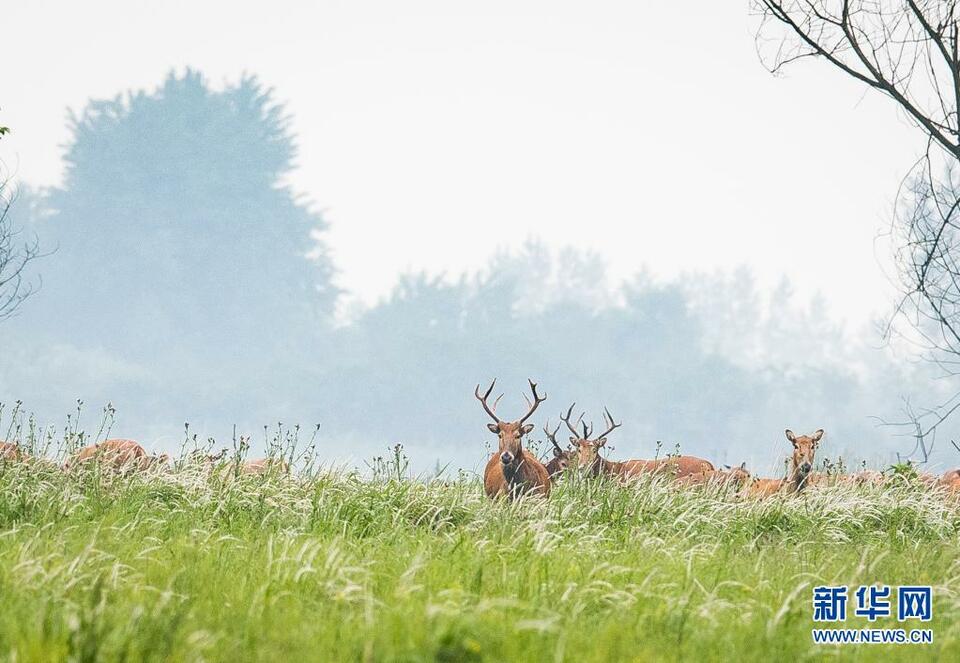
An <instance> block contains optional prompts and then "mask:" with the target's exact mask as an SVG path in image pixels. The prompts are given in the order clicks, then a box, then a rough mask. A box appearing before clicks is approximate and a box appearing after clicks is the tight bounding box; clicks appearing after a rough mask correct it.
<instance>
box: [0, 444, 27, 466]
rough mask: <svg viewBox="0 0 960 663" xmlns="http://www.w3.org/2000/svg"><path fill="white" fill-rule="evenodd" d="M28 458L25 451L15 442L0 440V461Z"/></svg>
mask: <svg viewBox="0 0 960 663" xmlns="http://www.w3.org/2000/svg"><path fill="white" fill-rule="evenodd" d="M26 458H28V456H27V454H26V452H24V450H23V449H21V448H20V445H19V444H17V443H16V442H3V441H2V440H0V461H4V460H13V461H19V460H25V459H26Z"/></svg>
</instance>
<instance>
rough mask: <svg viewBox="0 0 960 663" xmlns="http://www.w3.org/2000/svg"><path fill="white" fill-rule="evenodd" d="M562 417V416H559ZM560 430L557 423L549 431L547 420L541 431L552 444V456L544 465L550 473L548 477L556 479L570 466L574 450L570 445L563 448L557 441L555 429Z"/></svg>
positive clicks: (574, 453)
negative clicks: (551, 430)
mask: <svg viewBox="0 0 960 663" xmlns="http://www.w3.org/2000/svg"><path fill="white" fill-rule="evenodd" d="M561 419H562V417H561ZM559 430H560V424H557V427H556V428H554V429H553V432H552V433H551V432H550V422H549V421H548V422H547V423H546V425H545V426H544V427H543V433H544V435H546V436H547V439H548V440H549V441H550V444H551V445H553V449H552V451H553V458H551V459H550V460H549V461H548V462H547V463H546V465H544V467H546V468H547V474H549V475H550V478H551V479H553V480H556V478H557V477H558V476H560V475H561V474H563V473H564V472H566V471H567V468H569V467H570V463H571V462H572V461H573V458H574V456H575V455H576V451H575V450H574V449H573V448H572V447H567V448H566V449H564V448H563V447H561V446H560V444H559V443H558V442H557V431H559Z"/></svg>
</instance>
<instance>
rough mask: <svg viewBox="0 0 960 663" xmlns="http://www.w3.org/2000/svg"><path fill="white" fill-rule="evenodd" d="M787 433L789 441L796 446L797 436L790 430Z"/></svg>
mask: <svg viewBox="0 0 960 663" xmlns="http://www.w3.org/2000/svg"><path fill="white" fill-rule="evenodd" d="M785 432H786V434H787V439H788V440H790V441H791V442H793V443H794V444H796V443H797V436H796V435H794V434H793V431H792V430H790V429H789V428H788V429H787V430H786V431H785Z"/></svg>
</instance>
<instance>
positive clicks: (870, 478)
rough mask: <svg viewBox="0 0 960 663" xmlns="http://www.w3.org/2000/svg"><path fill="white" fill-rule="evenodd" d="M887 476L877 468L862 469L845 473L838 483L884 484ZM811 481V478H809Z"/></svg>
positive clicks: (855, 484)
mask: <svg viewBox="0 0 960 663" xmlns="http://www.w3.org/2000/svg"><path fill="white" fill-rule="evenodd" d="M886 481H887V477H885V476H884V475H883V472H878V471H877V470H860V471H859V472H854V473H853V474H843V475H841V476H839V477H838V478H837V483H839V484H842V485H847V486H882V485H883V484H884V483H886ZM808 483H809V479H808Z"/></svg>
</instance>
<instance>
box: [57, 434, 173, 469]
mask: <svg viewBox="0 0 960 663" xmlns="http://www.w3.org/2000/svg"><path fill="white" fill-rule="evenodd" d="M169 461H170V457H169V456H168V455H167V454H160V455H159V456H156V455H149V454H147V452H146V450H145V449H144V448H143V447H142V446H140V445H139V444H138V443H137V442H135V441H133V440H121V439H114V440H104V441H103V442H100V443H99V444H91V445H88V446H86V447H84V448H82V449H80V450H79V451H77V452H76V453H75V454H73V456H71V457H70V458H69V459H67V461H66V462H65V463H64V464H63V469H64V470H69V469H71V468H73V467H76V466H82V465H87V464H89V463H92V462H96V463H99V464H100V465H101V466H104V467H109V468H110V469H114V470H141V471H146V470H149V469H151V468H153V467H157V466H163V465H166V464H167V463H169Z"/></svg>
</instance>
